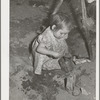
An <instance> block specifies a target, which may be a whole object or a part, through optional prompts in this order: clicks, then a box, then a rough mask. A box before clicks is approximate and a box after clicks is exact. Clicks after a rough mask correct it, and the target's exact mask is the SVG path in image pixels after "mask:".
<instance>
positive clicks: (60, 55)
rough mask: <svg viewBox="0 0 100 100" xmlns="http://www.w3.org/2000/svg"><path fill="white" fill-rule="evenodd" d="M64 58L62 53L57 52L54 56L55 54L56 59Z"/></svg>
mask: <svg viewBox="0 0 100 100" xmlns="http://www.w3.org/2000/svg"><path fill="white" fill-rule="evenodd" d="M62 56H63V54H60V53H57V52H55V53H54V54H53V57H54V58H61V57H62Z"/></svg>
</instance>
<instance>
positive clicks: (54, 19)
mask: <svg viewBox="0 0 100 100" xmlns="http://www.w3.org/2000/svg"><path fill="white" fill-rule="evenodd" d="M62 22H64V23H65V25H66V26H67V27H68V29H69V30H71V29H72V23H71V21H70V19H69V17H68V16H66V15H65V14H63V13H59V14H54V15H51V18H50V28H51V29H52V26H53V25H56V28H55V30H59V29H62V28H63V25H62Z"/></svg>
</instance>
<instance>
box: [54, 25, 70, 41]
mask: <svg viewBox="0 0 100 100" xmlns="http://www.w3.org/2000/svg"><path fill="white" fill-rule="evenodd" d="M68 33H69V29H68V27H67V26H66V25H63V28H62V29H59V30H57V31H54V32H53V34H54V36H55V37H56V38H57V39H61V38H66V39H67V38H68Z"/></svg>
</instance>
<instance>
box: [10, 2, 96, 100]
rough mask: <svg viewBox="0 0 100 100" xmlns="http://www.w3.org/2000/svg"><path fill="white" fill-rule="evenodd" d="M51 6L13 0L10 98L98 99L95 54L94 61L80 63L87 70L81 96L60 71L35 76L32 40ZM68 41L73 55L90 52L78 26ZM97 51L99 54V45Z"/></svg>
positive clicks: (52, 99)
mask: <svg viewBox="0 0 100 100" xmlns="http://www.w3.org/2000/svg"><path fill="white" fill-rule="evenodd" d="M49 6H50V3H49V4H46V5H45V6H44V5H40V6H38V7H36V6H35V5H29V3H28V1H27V0H26V1H25V0H23V2H19V4H18V1H17V0H16V1H11V2H10V79H9V80H10V100H96V98H95V72H96V70H95V67H96V64H95V62H96V61H95V58H94V60H93V61H92V62H90V63H84V64H80V65H79V66H81V70H85V73H84V74H83V75H82V76H81V88H82V94H81V95H79V96H77V97H75V96H72V95H71V94H69V93H68V92H67V91H66V90H65V89H64V82H63V78H62V75H61V72H60V71H50V72H48V71H44V73H43V75H41V77H34V74H33V67H32V63H31V61H30V60H29V51H28V48H29V43H30V42H31V41H32V39H33V38H34V37H35V36H37V33H36V32H37V30H38V29H39V27H40V26H41V23H42V20H43V19H45V18H46V15H47V12H48V7H49ZM62 9H65V6H63V7H62ZM65 10H66V9H65ZM63 11H64V10H63ZM67 12H68V11H67ZM65 13H66V11H65ZM67 42H68V45H69V48H70V51H71V53H72V54H73V55H77V56H80V57H87V56H88V55H87V51H86V48H85V45H84V41H83V39H82V38H81V36H80V34H79V33H78V32H77V30H74V31H73V32H71V33H70V35H69V39H68V40H67ZM93 52H94V57H95V52H96V51H95V45H93Z"/></svg>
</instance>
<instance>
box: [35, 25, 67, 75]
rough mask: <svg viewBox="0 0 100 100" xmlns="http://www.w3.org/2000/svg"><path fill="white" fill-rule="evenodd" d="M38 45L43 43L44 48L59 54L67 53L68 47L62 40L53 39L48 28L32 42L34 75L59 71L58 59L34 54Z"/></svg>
mask: <svg viewBox="0 0 100 100" xmlns="http://www.w3.org/2000/svg"><path fill="white" fill-rule="evenodd" d="M39 43H44V44H45V46H46V48H47V49H48V50H51V51H55V52H58V53H61V54H65V53H68V46H67V43H66V41H65V40H64V39H57V38H55V37H54V35H53V33H52V31H51V30H50V27H48V28H47V29H46V30H45V31H44V32H43V33H42V34H41V35H39V36H38V37H37V38H36V39H35V41H34V42H33V54H34V72H35V74H41V72H42V69H43V70H53V69H60V65H59V63H58V60H59V59H60V58H58V59H53V58H51V57H49V56H47V55H42V54H40V53H38V52H36V48H37V46H38V45H39Z"/></svg>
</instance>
